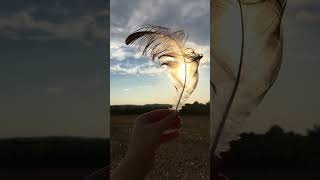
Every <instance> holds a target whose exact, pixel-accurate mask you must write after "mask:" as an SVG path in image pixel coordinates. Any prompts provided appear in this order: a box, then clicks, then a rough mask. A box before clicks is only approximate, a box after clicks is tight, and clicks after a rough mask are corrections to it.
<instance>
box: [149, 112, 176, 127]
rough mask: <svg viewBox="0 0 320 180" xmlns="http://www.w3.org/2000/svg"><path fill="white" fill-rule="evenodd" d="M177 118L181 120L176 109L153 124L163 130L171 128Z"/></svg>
mask: <svg viewBox="0 0 320 180" xmlns="http://www.w3.org/2000/svg"><path fill="white" fill-rule="evenodd" d="M177 120H179V118H178V113H177V112H176V111H174V112H172V113H170V114H169V115H167V116H166V117H165V118H163V119H161V120H160V121H158V122H155V123H154V125H153V126H154V127H155V128H156V129H158V130H159V131H160V132H162V131H165V130H167V129H169V128H170V127H171V126H172V125H173V124H174V123H175V122H176V121H177Z"/></svg>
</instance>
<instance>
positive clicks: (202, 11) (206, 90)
mask: <svg viewBox="0 0 320 180" xmlns="http://www.w3.org/2000/svg"><path fill="white" fill-rule="evenodd" d="M127 7H130V8H127ZM110 8H111V17H110V22H111V36H110V45H111V49H110V55H111V67H110V71H111V72H110V73H111V83H110V88H111V89H110V90H111V92H110V97H111V104H112V105H114V104H154V103H160V104H171V103H175V101H176V91H175V89H174V87H173V85H172V84H171V82H170V80H169V77H168V76H167V73H166V72H165V69H161V68H160V66H159V63H157V62H155V63H153V62H151V61H150V60H149V59H147V58H144V57H142V56H141V52H139V50H138V49H137V48H136V47H135V46H132V47H128V46H126V45H125V44H124V40H125V38H126V37H127V36H128V35H129V34H130V33H132V32H133V31H134V30H135V29H137V27H139V26H141V25H145V24H153V25H161V26H166V27H181V28H183V29H184V30H185V32H186V33H188V34H189V39H188V41H187V44H186V47H191V48H194V49H195V51H196V52H198V53H201V54H204V58H203V59H202V63H201V65H200V69H199V73H200V75H199V83H198V86H197V88H196V90H195V91H194V93H193V94H192V95H191V97H190V98H189V100H188V102H190V103H193V102H194V101H199V102H202V103H206V102H208V101H209V97H210V87H209V80H210V68H209V64H210V54H209V51H210V49H209V38H210V29H209V14H210V10H209V9H210V7H209V1H208V0H200V1H191V0H189V1H185V0H170V1H169V0H165V1H148V0H132V1H126V0H111V7H110Z"/></svg>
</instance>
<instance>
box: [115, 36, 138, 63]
mask: <svg viewBox="0 0 320 180" xmlns="http://www.w3.org/2000/svg"><path fill="white" fill-rule="evenodd" d="M140 57H141V54H139V52H138V51H137V50H136V49H134V48H132V47H129V46H127V45H125V44H124V42H120V41H111V42H110V58H111V60H117V61H123V60H125V59H127V58H134V59H137V58H140Z"/></svg>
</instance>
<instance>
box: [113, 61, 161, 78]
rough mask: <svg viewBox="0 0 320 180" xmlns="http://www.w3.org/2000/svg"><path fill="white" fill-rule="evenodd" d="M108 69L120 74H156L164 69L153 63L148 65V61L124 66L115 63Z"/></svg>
mask: <svg viewBox="0 0 320 180" xmlns="http://www.w3.org/2000/svg"><path fill="white" fill-rule="evenodd" d="M110 71H111V73H113V74H121V75H151V76H153V75H158V74H161V73H163V72H164V71H165V70H164V69H163V68H160V67H156V66H154V65H150V64H149V63H145V64H142V65H136V66H130V67H125V66H123V65H120V64H117V65H113V66H111V67H110Z"/></svg>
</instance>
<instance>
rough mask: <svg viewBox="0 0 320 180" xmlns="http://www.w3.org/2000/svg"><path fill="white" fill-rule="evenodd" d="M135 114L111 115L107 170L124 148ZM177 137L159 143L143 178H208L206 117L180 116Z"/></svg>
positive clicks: (155, 179)
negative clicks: (179, 130) (150, 165)
mask: <svg viewBox="0 0 320 180" xmlns="http://www.w3.org/2000/svg"><path fill="white" fill-rule="evenodd" d="M135 117H136V116H112V117H111V169H113V168H114V167H116V166H117V164H118V163H119V161H120V160H121V159H122V158H123V156H124V154H125V152H126V150H127V143H128V138H129V134H130V131H131V129H132V125H133V124H132V123H133V120H134V119H135ZM182 123H183V124H182V128H181V132H180V136H179V137H178V138H177V139H175V140H174V141H172V142H169V143H166V144H164V145H162V146H161V147H160V149H159V151H158V153H157V156H156V162H155V167H154V168H153V170H152V171H151V172H150V173H149V174H148V177H147V180H160V179H161V180H171V179H172V180H173V179H184V180H195V179H196V180H207V179H209V177H208V175H209V116H184V117H183V122H182Z"/></svg>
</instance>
